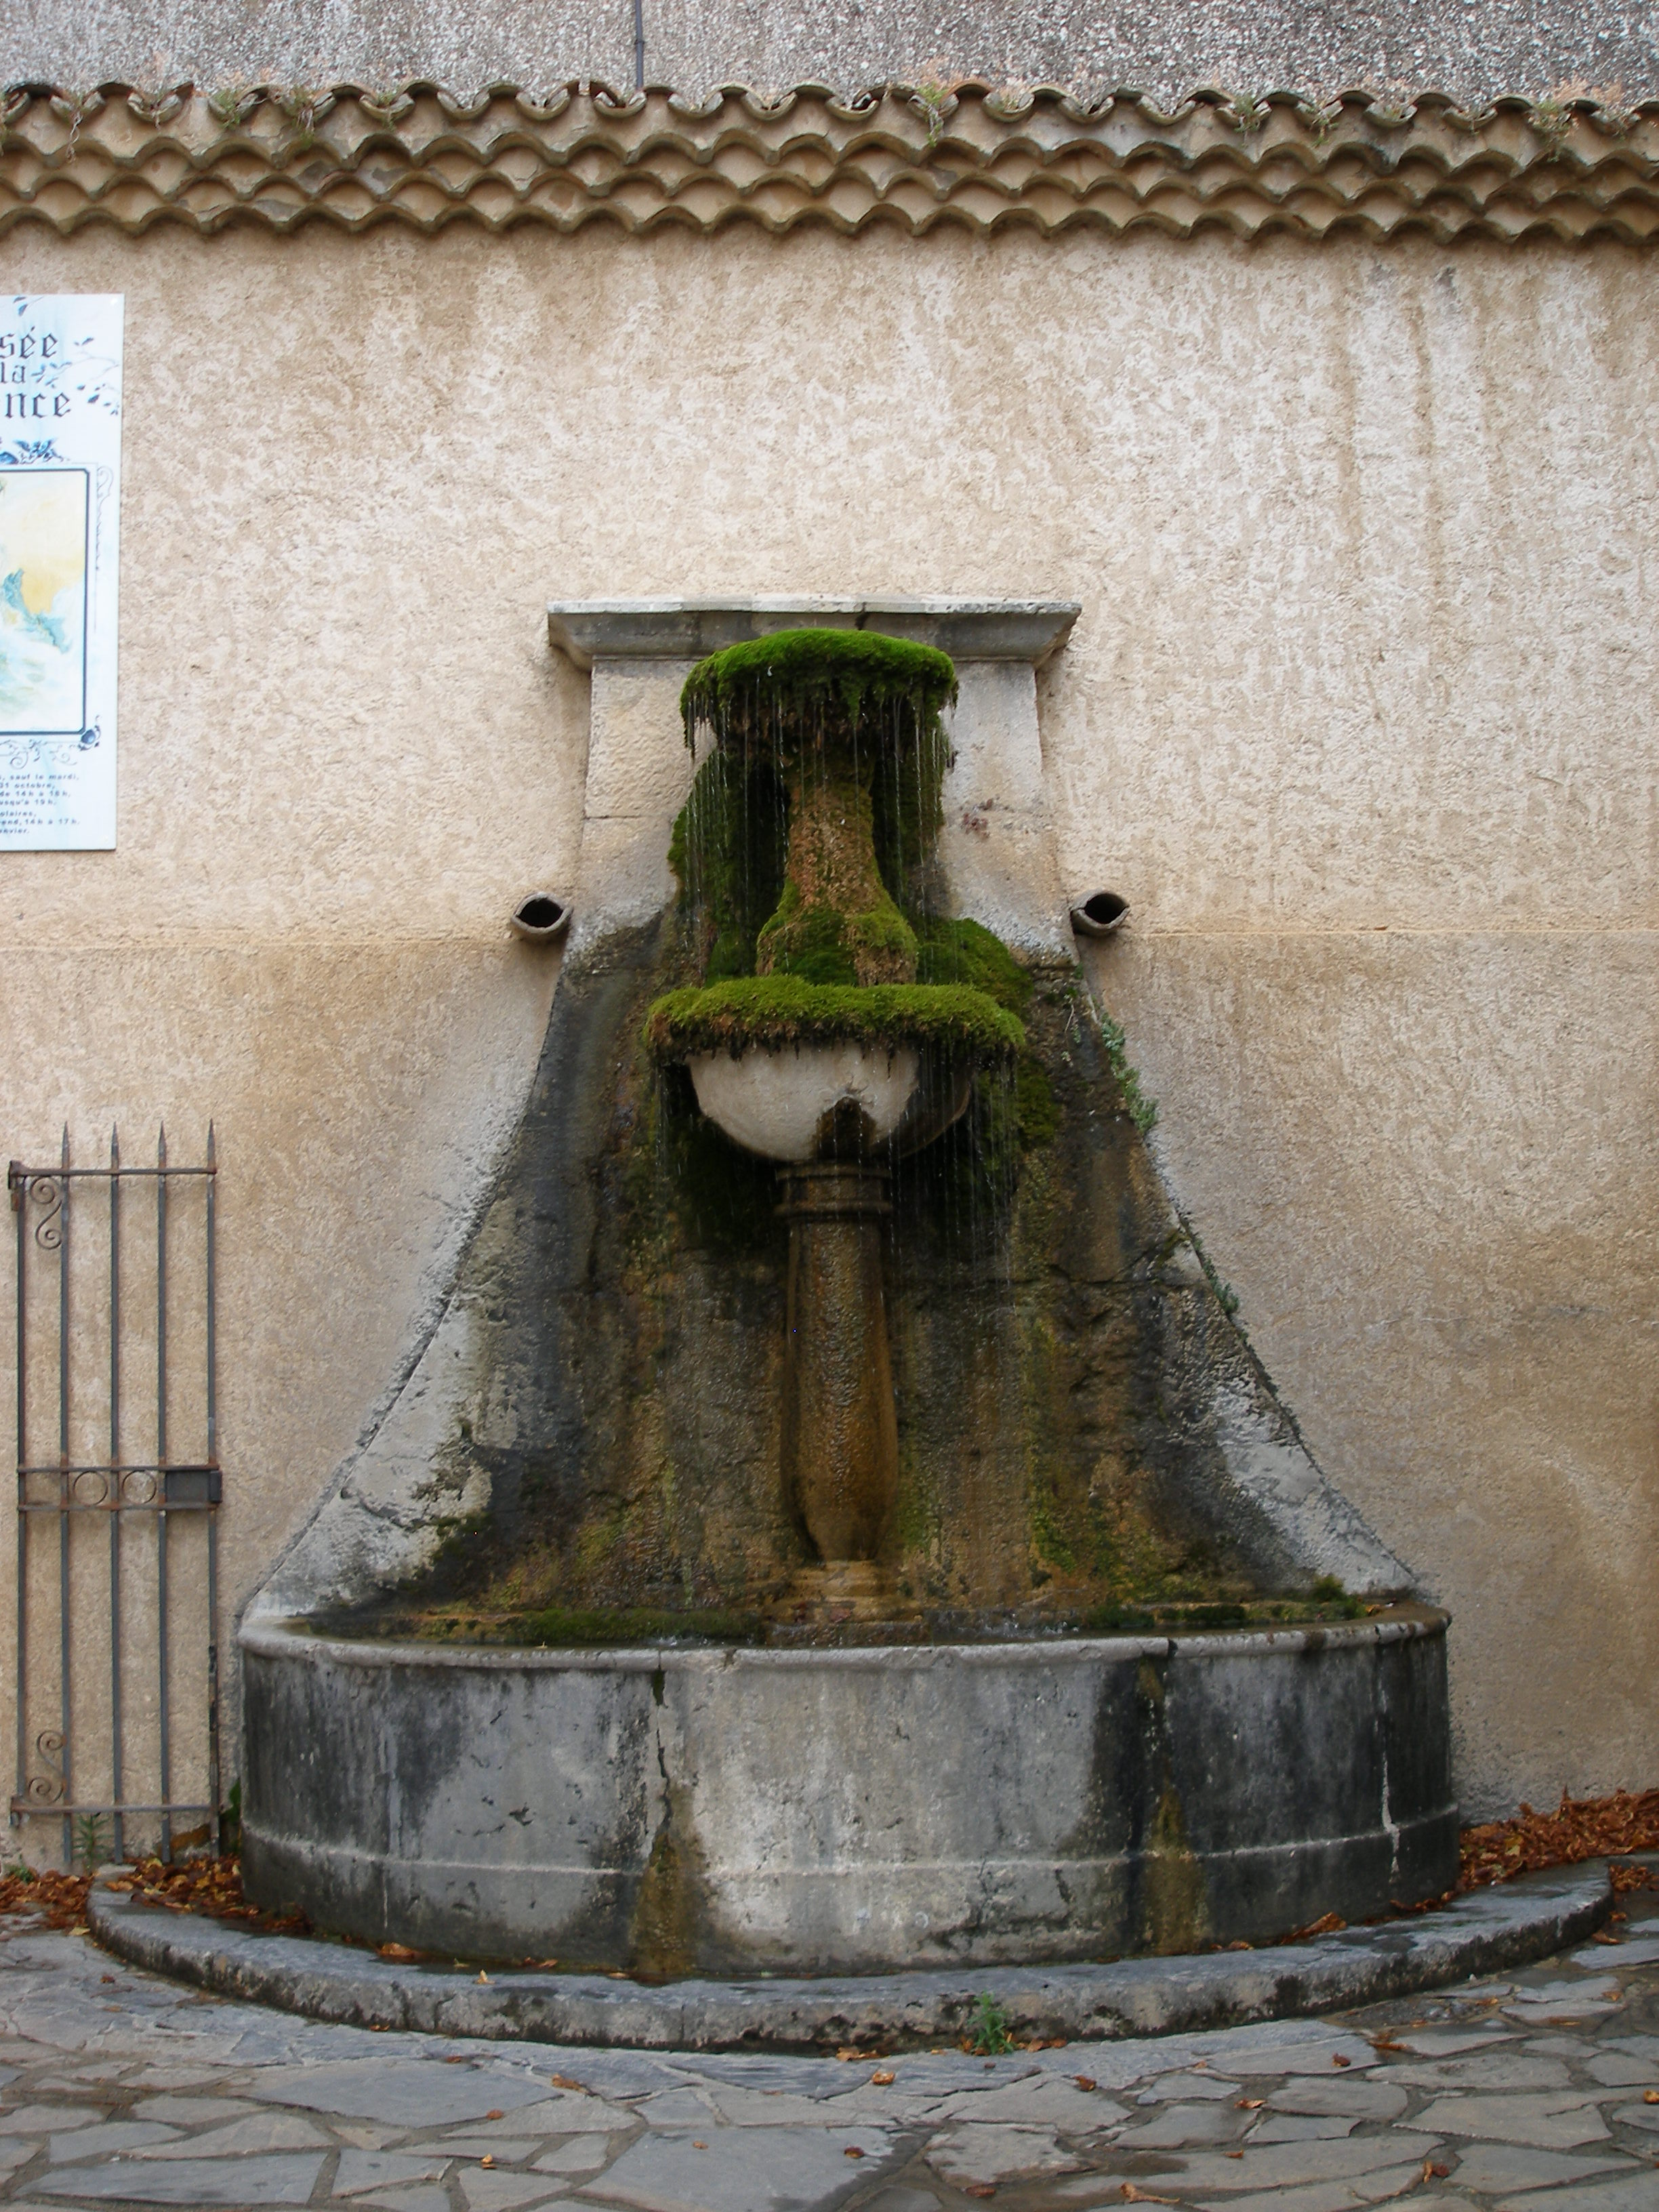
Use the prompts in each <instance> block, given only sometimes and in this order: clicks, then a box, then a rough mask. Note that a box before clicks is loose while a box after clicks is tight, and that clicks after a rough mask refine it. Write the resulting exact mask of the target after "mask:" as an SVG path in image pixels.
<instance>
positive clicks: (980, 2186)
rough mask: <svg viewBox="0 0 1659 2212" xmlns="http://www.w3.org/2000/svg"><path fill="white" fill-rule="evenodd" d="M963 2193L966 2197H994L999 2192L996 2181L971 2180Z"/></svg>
mask: <svg viewBox="0 0 1659 2212" xmlns="http://www.w3.org/2000/svg"><path fill="white" fill-rule="evenodd" d="M962 2193H963V2196H964V2197H994V2196H995V2195H996V2193H997V2188H996V2184H995V2182H994V2181H970V2182H969V2183H968V2184H967V2185H966V2186H965V2187H964V2188H963V2192H962Z"/></svg>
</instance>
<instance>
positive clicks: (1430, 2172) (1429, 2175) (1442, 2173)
mask: <svg viewBox="0 0 1659 2212" xmlns="http://www.w3.org/2000/svg"><path fill="white" fill-rule="evenodd" d="M1449 2172H1451V2168H1450V2166H1437V2165H1436V2164H1435V2162H1434V2160H1432V2159H1431V2158H1425V2160H1424V2161H1423V2179H1424V2180H1425V2181H1443V2180H1444V2179H1445V2178H1446V2176H1447V2175H1448V2174H1449Z"/></svg>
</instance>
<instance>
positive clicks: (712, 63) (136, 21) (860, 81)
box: [8, 0, 1659, 105]
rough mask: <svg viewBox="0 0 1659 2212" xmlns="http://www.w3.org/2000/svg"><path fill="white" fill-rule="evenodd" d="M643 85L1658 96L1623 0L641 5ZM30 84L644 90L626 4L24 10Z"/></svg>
mask: <svg viewBox="0 0 1659 2212" xmlns="http://www.w3.org/2000/svg"><path fill="white" fill-rule="evenodd" d="M639 4H640V9H641V20H642V25H643V29H644V33H645V74H646V78H647V82H649V83H651V84H666V85H673V86H674V87H676V88H678V90H679V91H681V92H684V93H687V94H692V95H694V96H701V95H702V94H707V93H708V92H711V91H714V90H715V89H717V88H719V87H720V86H721V85H723V84H732V83H737V84H745V85H753V86H755V87H757V88H763V89H767V90H771V91H783V90H786V89H787V88H789V87H790V86H792V85H797V84H823V85H829V86H830V87H832V88H835V89H836V90H837V91H841V92H857V91H860V90H861V89H862V88H864V87H866V86H867V85H873V84H880V83H883V82H886V81H887V80H888V79H889V78H894V77H896V78H900V79H903V80H906V81H908V82H917V81H919V80H921V79H926V78H935V79H937V78H948V77H951V76H981V77H985V78H988V79H990V80H991V81H993V82H1006V81H1007V80H1009V79H1011V78H1012V79H1015V80H1017V81H1019V82H1027V83H1033V84H1036V83H1044V84H1062V85H1067V86H1074V87H1077V88H1079V89H1080V90H1084V91H1086V92H1090V93H1094V94H1099V93H1103V92H1110V91H1112V90H1114V89H1115V88H1117V87H1118V86H1120V85H1131V86H1133V87H1135V88H1137V89H1139V90H1142V91H1146V92H1148V93H1151V94H1154V95H1155V96H1158V97H1160V98H1163V99H1164V100H1170V101H1174V100H1178V99H1180V98H1182V97H1183V96H1184V95H1185V94H1187V93H1188V92H1189V91H1191V89H1192V88H1194V86H1195V85H1206V84H1221V85H1225V86H1226V87H1227V88H1229V89H1231V90H1236V91H1243V92H1249V93H1251V94H1256V93H1261V92H1265V91H1268V90H1271V89H1272V88H1274V87H1277V86H1281V85H1283V86H1290V87H1292V88H1296V89H1297V90H1299V91H1310V92H1318V93H1321V94H1328V93H1330V92H1333V91H1340V90H1341V89H1342V88H1345V87H1346V86H1349V85H1360V84H1364V85H1371V86H1374V87H1376V88H1378V89H1385V88H1387V89H1400V88H1409V89H1412V90H1420V89H1424V88H1430V89H1433V90H1437V91H1442V92H1446V93H1449V94H1452V95H1453V96H1454V97H1455V98H1457V99H1459V100H1466V101H1469V102H1472V103H1474V104H1477V105H1478V104H1479V103H1480V102H1481V101H1483V100H1491V99H1492V98H1494V97H1495V96H1496V95H1498V94H1502V93H1506V92H1510V93H1524V94H1527V95H1528V96H1529V97H1530V98H1532V99H1534V100H1536V99H1539V98H1541V96H1543V95H1544V94H1547V93H1552V92H1555V91H1558V90H1559V89H1561V88H1564V87H1565V86H1568V85H1571V86H1573V87H1574V88H1581V87H1584V86H1594V87H1595V88H1597V89H1607V90H1611V89H1613V88H1620V90H1622V92H1623V94H1625V95H1626V96H1627V97H1629V98H1632V99H1639V98H1641V97H1643V96H1644V95H1647V94H1651V93H1652V92H1653V91H1654V90H1655V89H1656V88H1659V50H1656V47H1659V42H1656V37H1655V21H1654V16H1653V12H1652V9H1651V7H1650V6H1649V5H1645V4H1634V5H1632V4H1625V5H1620V6H1613V7H1609V6H1607V4H1606V0H1485V4H1483V5H1481V6H1479V7H1472V6H1470V5H1469V4H1468V0H1411V3H1410V4H1408V0H1346V4H1341V5H1339V4H1337V0H1312V3H1311V4H1310V0H1127V4H1119V5H1116V6H1114V7H1112V8H1109V9H1105V8H1100V7H1097V6H1091V5H1090V4H1088V0H1015V4H1010V0H884V4H883V5H881V6H879V7H875V6H872V5H870V4H868V0H802V3H801V4H798V5H795V6H792V7H787V8H780V7H777V6H775V5H767V4H764V0H639ZM11 12H12V15H13V17H14V21H13V23H12V24H11V25H10V26H9V29H10V33H11V36H10V40H9V44H10V46H11V50H12V57H13V58H11V59H10V60H9V64H8V68H9V75H10V76H11V78H12V80H13V81H14V82H17V81H24V80H27V79H30V78H35V79H39V80H40V81H43V82H52V83H54V84H64V85H72V86H75V87H76V88H81V87H85V86H88V85H93V84H99V83H102V82H106V81H108V80H109V79H111V78H123V79H125V80H127V81H129V82H143V83H146V84H149V83H162V82H173V80H174V79H175V78H177V77H184V76H188V77H193V78H195V79H196V80H197V82H200V83H204V84H207V85H210V86H218V85H228V84H231V83H234V82H244V83H264V82H278V83H302V84H319V83H327V82H333V81H336V80H338V79H342V78H344V79H349V80H350V81H352V82H356V83H359V84H362V85H364V86H371V87H372V86H380V85H387V84H401V83H404V82H407V81H409V80H410V79H412V78H422V77H424V78H428V79H432V80H435V82H439V83H441V84H444V85H447V86H449V87H450V88H453V89H454V90H456V91H481V90H483V88H485V87H487V86H489V85H490V84H495V83H500V82H510V83H513V84H518V85H526V86H530V87H533V88H545V87H549V86H552V85H556V84H559V83H562V82H564V81H565V80H567V79H568V78H571V77H576V76H593V77H597V78H599V79H600V80H602V81H604V82H608V83H610V84H611V85H614V86H617V87H622V88H626V87H628V86H630V85H632V83H633V82H634V21H635V16H634V9H633V8H632V7H631V6H630V4H629V0H490V4H489V5H488V6H483V7H481V6H478V5H476V4H469V0H283V5H282V6H280V7H278V6H273V5H270V4H266V5H264V6H259V7H254V6H250V5H248V4H247V0H152V4H151V5H149V6H148V7H146V8H144V9H142V10H141V9H134V8H133V7H131V5H130V4H128V0H13V6H12V10H11Z"/></svg>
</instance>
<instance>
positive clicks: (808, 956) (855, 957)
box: [708, 884, 916, 984]
mask: <svg viewBox="0 0 1659 2212" xmlns="http://www.w3.org/2000/svg"><path fill="white" fill-rule="evenodd" d="M860 954H866V955H882V954H886V955H889V956H895V957H897V958H898V959H900V960H902V961H903V963H905V965H906V966H907V967H914V965H915V957H916V936H915V931H914V930H913V929H912V928H911V927H910V925H909V923H908V921H906V920H905V919H904V916H903V915H902V914H901V913H900V912H899V910H898V908H896V906H894V905H893V904H892V902H890V901H888V902H885V903H884V904H883V905H881V906H875V907H872V908H869V909H868V910H867V911H866V913H863V914H851V915H844V914H839V913H837V912H836V909H835V908H833V907H829V906H814V907H805V906H803V905H802V904H801V900H800V894H799V891H798V890H796V888H795V886H794V884H785V885H784V887H783V895H782V896H781V898H780V899H779V901H778V905H777V911H776V912H775V914H774V915H772V917H771V919H770V920H769V921H768V922H767V923H766V925H765V927H763V929H762V930H761V932H760V933H759V935H758V937H757V939H756V941H755V960H756V965H757V967H760V968H762V969H763V970H764V971H765V972H766V973H768V974H769V975H798V976H799V977H800V979H801V981H803V982H806V983H848V984H852V983H856V982H857V981H858V979H859V978H858V962H859V957H860ZM708 980H709V981H710V982H714V981H717V980H718V979H717V978H716V977H715V975H714V973H713V970H712V968H711V970H710V973H709V976H708Z"/></svg>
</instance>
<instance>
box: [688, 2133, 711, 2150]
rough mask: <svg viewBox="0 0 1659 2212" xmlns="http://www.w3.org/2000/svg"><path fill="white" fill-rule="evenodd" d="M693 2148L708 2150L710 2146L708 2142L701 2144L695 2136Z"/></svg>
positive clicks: (692, 2139)
mask: <svg viewBox="0 0 1659 2212" xmlns="http://www.w3.org/2000/svg"><path fill="white" fill-rule="evenodd" d="M691 2148H692V2149H693V2150H707V2149H708V2144H707V2143H706V2142H698V2141H697V2139H696V2136H693V2137H692V2138H691Z"/></svg>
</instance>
